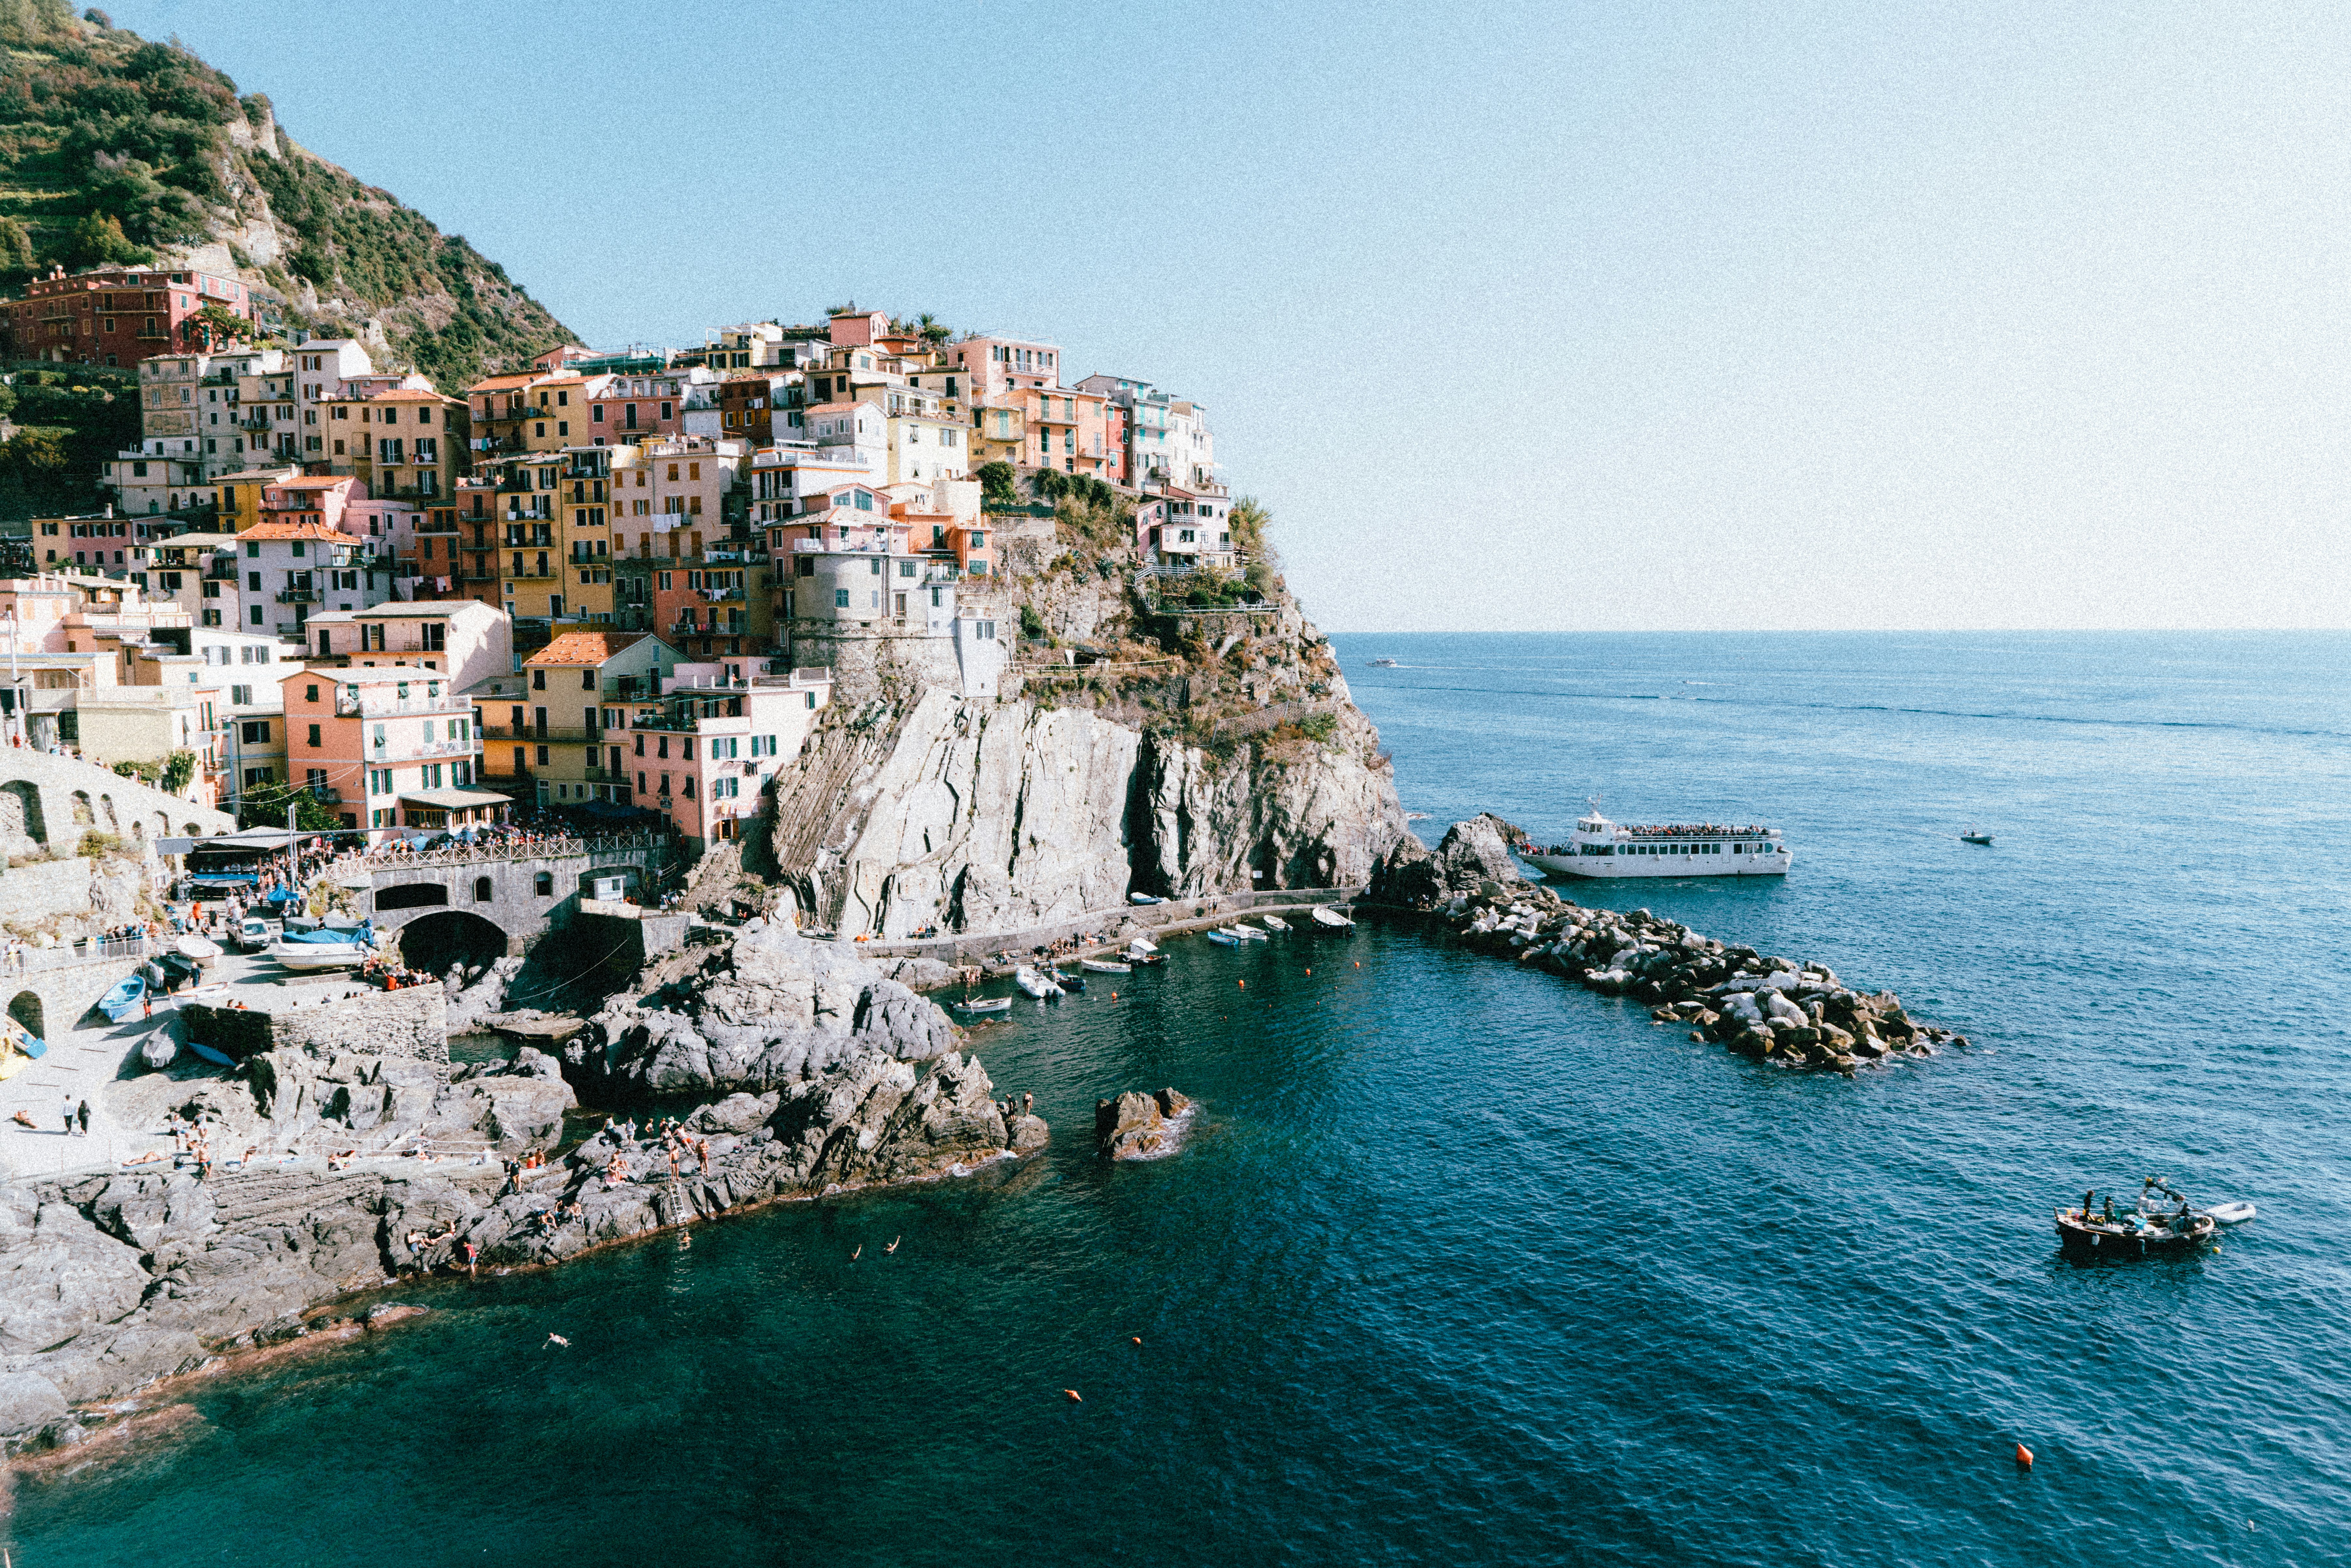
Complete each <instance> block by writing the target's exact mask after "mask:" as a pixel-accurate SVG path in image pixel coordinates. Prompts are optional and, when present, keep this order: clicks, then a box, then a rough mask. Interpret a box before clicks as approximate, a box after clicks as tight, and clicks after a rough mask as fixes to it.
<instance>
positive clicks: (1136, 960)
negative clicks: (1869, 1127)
mask: <svg viewBox="0 0 2351 1568" xmlns="http://www.w3.org/2000/svg"><path fill="white" fill-rule="evenodd" d="M1119 956H1120V957H1122V958H1123V959H1125V960H1126V962H1128V963H1129V964H1134V965H1137V966H1140V965H1144V964H1165V962H1167V955H1166V954H1165V953H1162V952H1161V951H1160V950H1159V949H1158V948H1156V947H1129V948H1128V949H1127V950H1126V951H1125V952H1123V953H1122V954H1120V955H1119Z"/></svg>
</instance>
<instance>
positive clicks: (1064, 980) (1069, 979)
mask: <svg viewBox="0 0 2351 1568" xmlns="http://www.w3.org/2000/svg"><path fill="white" fill-rule="evenodd" d="M1045 977H1046V978H1047V979H1049V980H1050V981H1052V982H1053V983H1054V984H1055V985H1057V986H1059V987H1061V989H1063V990H1065V991H1072V992H1080V993H1082V992H1083V991H1084V990H1085V988H1086V977H1084V976H1083V975H1071V974H1064V973H1063V972H1062V971H1061V970H1059V969H1048V970H1046V971H1045Z"/></svg>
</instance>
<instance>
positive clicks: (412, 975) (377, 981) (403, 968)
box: [360, 957, 435, 991]
mask: <svg viewBox="0 0 2351 1568" xmlns="http://www.w3.org/2000/svg"><path fill="white" fill-rule="evenodd" d="M434 978H435V977H434V976H432V975H429V974H426V973H425V972H424V971H423V970H422V969H412V968H410V967H408V966H407V965H405V964H403V963H402V962H401V961H400V960H399V959H397V958H385V957H375V958H369V959H367V960H365V961H364V962H363V963H361V964H360V979H361V980H362V981H364V982H366V983H367V984H368V985H370V986H372V987H374V988H376V989H377V990H380V991H402V990H406V989H407V988H409V987H411V986H421V985H423V983H424V982H425V981H427V980H430V979H434Z"/></svg>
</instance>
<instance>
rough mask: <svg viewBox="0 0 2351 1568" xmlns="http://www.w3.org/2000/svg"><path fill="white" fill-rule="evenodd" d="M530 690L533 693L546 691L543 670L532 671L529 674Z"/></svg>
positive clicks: (545, 679)
mask: <svg viewBox="0 0 2351 1568" xmlns="http://www.w3.org/2000/svg"><path fill="white" fill-rule="evenodd" d="M530 689H531V690H532V691H535V692H543V691H545V690H546V689H547V672H546V671H545V670H533V671H532V672H531V673H530Z"/></svg>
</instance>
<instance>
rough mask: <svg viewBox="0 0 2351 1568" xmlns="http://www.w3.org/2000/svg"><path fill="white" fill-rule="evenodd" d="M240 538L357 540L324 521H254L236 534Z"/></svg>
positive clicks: (354, 541)
mask: <svg viewBox="0 0 2351 1568" xmlns="http://www.w3.org/2000/svg"><path fill="white" fill-rule="evenodd" d="M236 537H237V538H241V539H334V540H337V541H339V542H340V543H344V544H355V543H357V542H358V541H357V540H355V539H354V538H352V537H351V536H350V535H349V534H347V533H345V532H343V530H342V529H340V528H329V527H328V526H327V525H326V524H324V523H312V522H299V523H256V524H254V525H253V527H251V528H247V529H246V530H245V531H244V532H243V533H241V534H239V535H237V536H236Z"/></svg>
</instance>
